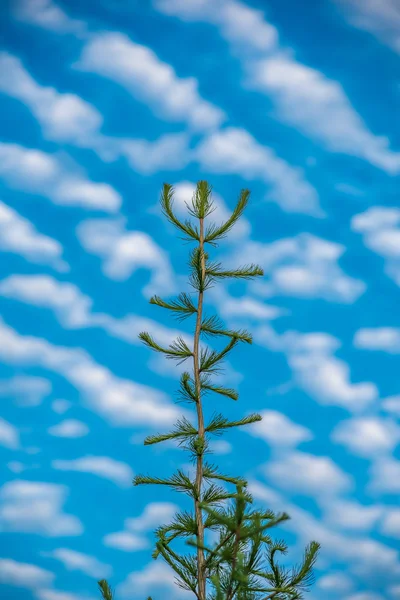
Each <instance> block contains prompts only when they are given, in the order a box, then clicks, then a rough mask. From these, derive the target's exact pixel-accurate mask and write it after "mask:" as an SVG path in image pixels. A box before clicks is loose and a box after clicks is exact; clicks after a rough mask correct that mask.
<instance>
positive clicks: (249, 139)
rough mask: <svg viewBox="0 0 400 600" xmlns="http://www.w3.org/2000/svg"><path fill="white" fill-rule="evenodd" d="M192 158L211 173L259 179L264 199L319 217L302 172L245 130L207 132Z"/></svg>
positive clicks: (308, 185) (317, 207) (315, 194)
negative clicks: (265, 196)
mask: <svg viewBox="0 0 400 600" xmlns="http://www.w3.org/2000/svg"><path fill="white" fill-rule="evenodd" d="M194 158H195V160H197V161H198V162H199V163H200V165H201V167H202V169H206V170H207V171H209V172H211V173H228V174H236V175H241V176H242V177H243V178H244V179H247V180H261V181H263V182H264V183H266V184H267V185H268V187H269V188H270V189H269V191H268V193H267V199H268V200H271V201H273V202H277V203H278V204H279V205H280V206H281V207H282V209H283V210H286V211H288V212H300V213H308V214H311V215H314V216H319V217H321V216H323V213H322V211H321V209H320V208H319V201H318V195H317V192H316V190H315V189H314V188H313V187H312V186H311V185H310V184H309V183H308V182H307V181H306V180H305V179H304V176H303V173H302V171H301V170H300V169H296V168H294V167H292V166H291V165H289V164H288V163H287V162H285V161H284V160H283V159H281V158H279V157H278V156H276V154H275V152H274V150H272V149H271V148H268V147H267V146H262V145H261V144H259V143H258V142H257V141H256V140H255V139H254V138H253V136H252V135H250V133H248V132H247V131H246V130H245V129H239V128H234V127H227V128H225V129H222V130H220V131H217V132H214V133H211V134H210V135H209V136H207V137H205V138H204V139H203V140H202V141H201V142H200V144H199V145H198V146H197V148H196V150H195V154H194Z"/></svg>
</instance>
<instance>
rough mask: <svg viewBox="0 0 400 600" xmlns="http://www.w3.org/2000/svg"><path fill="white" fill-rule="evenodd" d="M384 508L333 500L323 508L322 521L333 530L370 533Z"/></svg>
mask: <svg viewBox="0 0 400 600" xmlns="http://www.w3.org/2000/svg"><path fill="white" fill-rule="evenodd" d="M383 512H384V507H383V506H382V505H376V504H372V505H370V506H366V505H364V504H360V503H359V502H355V501H349V500H340V499H338V498H335V499H334V500H333V501H332V502H328V503H327V504H326V505H325V506H324V519H325V521H326V523H327V524H328V525H329V526H330V527H332V528H333V529H336V530H337V529H338V528H340V529H342V530H345V531H353V532H360V533H361V532H363V531H365V532H368V531H370V530H371V529H372V528H373V527H374V526H375V525H376V523H377V522H378V520H379V519H380V518H381V517H382V515H383Z"/></svg>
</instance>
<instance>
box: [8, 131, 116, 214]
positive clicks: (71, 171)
mask: <svg viewBox="0 0 400 600" xmlns="http://www.w3.org/2000/svg"><path fill="white" fill-rule="evenodd" d="M0 176H1V177H2V178H3V179H4V181H5V182H6V183H7V184H8V185H9V186H10V187H11V188H14V189H17V190H22V191H25V192H28V193H33V194H41V195H43V196H45V197H47V198H49V199H50V200H51V201H52V202H54V203H55V204H59V205H61V206H78V207H81V208H86V209H92V210H102V211H106V212H115V211H117V210H118V209H119V207H120V205H121V196H120V195H119V194H118V192H116V191H115V190H114V189H113V188H112V187H111V186H110V185H108V184H107V183H95V182H93V181H90V180H88V179H86V178H85V177H84V176H82V175H80V174H79V173H78V169H77V167H76V166H75V165H73V164H72V163H71V161H70V164H69V165H68V166H67V165H66V164H63V162H62V161H61V159H58V158H56V156H55V155H52V154H46V153H45V152H42V151H41V150H35V149H32V148H24V147H23V146H18V145H17V144H6V143H2V142H1V143H0Z"/></svg>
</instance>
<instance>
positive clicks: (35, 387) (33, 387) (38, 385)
mask: <svg viewBox="0 0 400 600" xmlns="http://www.w3.org/2000/svg"><path fill="white" fill-rule="evenodd" d="M51 389H52V385H51V382H50V381H49V380H48V379H44V378H43V377H32V376H28V375H15V376H14V377H12V378H11V379H6V380H4V381H0V397H7V396H9V397H11V398H13V399H14V400H15V402H16V403H17V404H18V406H38V405H39V404H41V402H42V400H43V398H45V397H46V396H48V395H49V394H50V392H51Z"/></svg>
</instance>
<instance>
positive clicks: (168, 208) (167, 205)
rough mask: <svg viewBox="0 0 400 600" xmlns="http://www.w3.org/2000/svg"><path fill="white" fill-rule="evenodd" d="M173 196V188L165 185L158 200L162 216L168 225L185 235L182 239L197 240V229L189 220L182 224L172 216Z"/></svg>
mask: <svg viewBox="0 0 400 600" xmlns="http://www.w3.org/2000/svg"><path fill="white" fill-rule="evenodd" d="M173 196H174V188H173V186H172V185H170V184H168V183H165V184H164V186H163V190H162V194H161V199H160V204H161V209H162V211H163V213H164V215H165V216H166V217H167V219H168V221H169V222H170V223H172V224H173V225H175V227H177V228H178V229H179V230H180V231H181V232H182V233H184V234H185V237H184V239H186V240H198V239H199V232H198V230H197V227H194V226H193V224H192V223H191V222H190V221H189V220H186V221H185V222H184V223H182V222H181V221H180V220H179V219H178V218H177V217H176V215H175V214H174V211H173V203H174V200H173Z"/></svg>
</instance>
